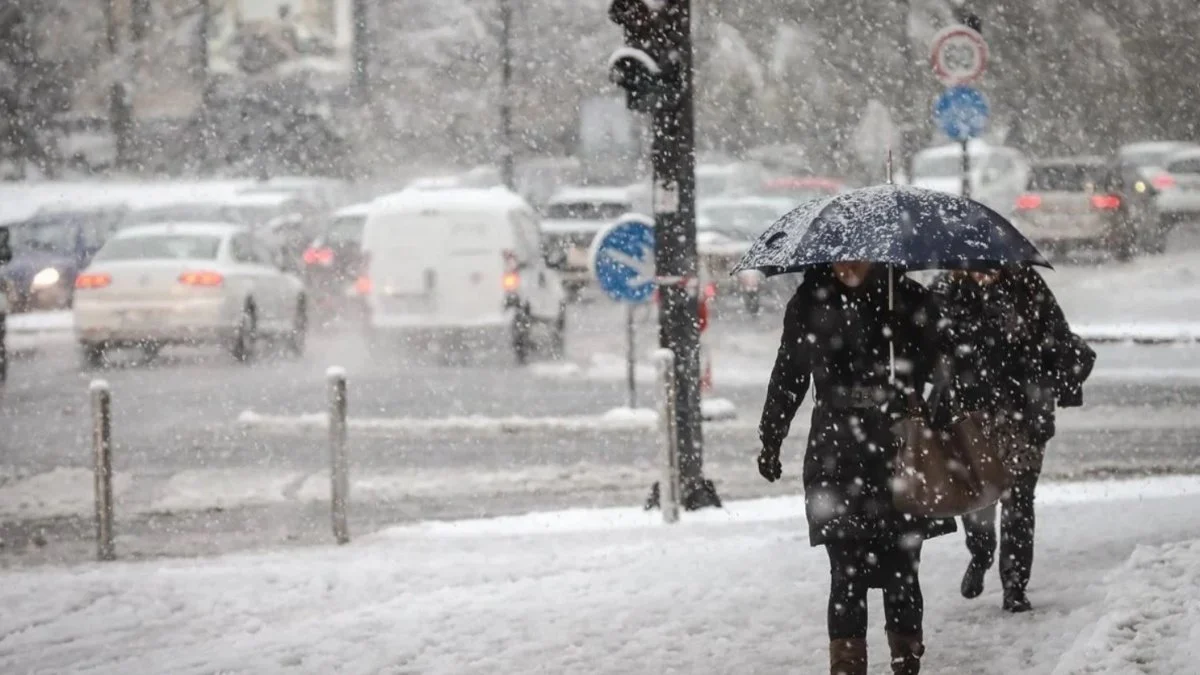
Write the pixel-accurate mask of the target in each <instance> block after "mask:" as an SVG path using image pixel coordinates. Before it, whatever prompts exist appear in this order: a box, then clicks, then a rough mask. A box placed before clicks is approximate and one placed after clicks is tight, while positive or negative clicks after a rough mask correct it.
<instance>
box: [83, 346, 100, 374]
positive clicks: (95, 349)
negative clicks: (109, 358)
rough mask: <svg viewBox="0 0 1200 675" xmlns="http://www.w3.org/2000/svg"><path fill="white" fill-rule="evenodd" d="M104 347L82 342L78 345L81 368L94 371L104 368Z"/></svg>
mask: <svg viewBox="0 0 1200 675" xmlns="http://www.w3.org/2000/svg"><path fill="white" fill-rule="evenodd" d="M104 351H105V350H104V345H103V344H100V343H95V342H84V343H82V344H80V345H79V356H80V360H81V361H82V362H83V367H84V368H85V369H87V370H96V369H99V368H103V367H104Z"/></svg>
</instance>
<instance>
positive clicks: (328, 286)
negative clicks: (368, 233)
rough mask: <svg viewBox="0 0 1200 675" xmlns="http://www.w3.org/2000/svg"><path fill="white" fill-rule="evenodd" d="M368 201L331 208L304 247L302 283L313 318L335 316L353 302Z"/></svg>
mask: <svg viewBox="0 0 1200 675" xmlns="http://www.w3.org/2000/svg"><path fill="white" fill-rule="evenodd" d="M370 208H371V203H370V202H363V203H361V204H353V205H351V206H347V207H345V208H343V209H340V210H338V211H335V212H334V214H333V215H332V216H331V217H330V218H329V219H328V221H327V223H326V225H325V228H324V230H322V231H321V233H320V234H318V235H317V237H316V239H314V240H313V241H312V244H311V245H310V246H309V247H308V248H307V249H305V251H304V255H303V261H304V284H305V286H306V287H307V288H308V293H309V297H310V302H311V304H312V308H313V318H314V319H317V320H319V321H321V322H324V321H328V320H330V319H334V318H337V317H338V316H341V315H343V314H345V313H346V312H347V311H348V310H350V309H351V308H352V307H353V306H355V303H350V302H348V299H349V298H351V297H352V296H353V291H354V282H355V281H356V280H357V279H358V275H359V272H361V271H362V261H363V257H362V237H363V228H364V226H365V225H366V222H367V214H368V213H370Z"/></svg>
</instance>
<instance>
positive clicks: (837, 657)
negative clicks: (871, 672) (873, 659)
mask: <svg viewBox="0 0 1200 675" xmlns="http://www.w3.org/2000/svg"><path fill="white" fill-rule="evenodd" d="M829 672H830V675H867V641H866V639H864V638H850V639H849V640H832V641H830V643H829Z"/></svg>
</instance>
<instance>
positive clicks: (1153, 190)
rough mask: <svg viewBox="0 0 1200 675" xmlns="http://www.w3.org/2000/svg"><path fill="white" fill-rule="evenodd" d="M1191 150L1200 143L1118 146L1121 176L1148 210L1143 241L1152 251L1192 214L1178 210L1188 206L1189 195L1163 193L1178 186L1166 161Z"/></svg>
mask: <svg viewBox="0 0 1200 675" xmlns="http://www.w3.org/2000/svg"><path fill="white" fill-rule="evenodd" d="M1192 150H1200V145H1197V144H1195V143H1189V142H1187V141H1146V142H1141V143H1129V144H1127V145H1123V146H1121V147H1120V148H1118V149H1117V162H1118V166H1119V168H1120V171H1121V177H1122V180H1123V181H1124V182H1125V183H1126V185H1129V186H1131V187H1132V190H1133V194H1134V195H1136V196H1139V197H1141V199H1140V200H1139V201H1140V202H1141V206H1142V210H1143V211H1145V212H1146V216H1145V217H1144V218H1143V220H1144V221H1145V224H1146V227H1145V229H1144V230H1143V231H1142V233H1141V237H1140V244H1141V247H1142V248H1143V249H1144V250H1146V251H1147V252H1149V253H1161V252H1162V251H1163V249H1164V248H1165V246H1166V240H1167V234H1168V233H1169V232H1170V231H1171V228H1172V227H1174V226H1175V224H1177V223H1178V222H1180V221H1181V220H1185V219H1186V218H1188V217H1189V216H1188V215H1187V212H1186V210H1185V211H1178V210H1177V209H1179V208H1180V207H1185V208H1186V199H1183V200H1178V199H1173V197H1175V196H1177V195H1172V196H1171V197H1167V198H1166V199H1164V197H1166V196H1167V195H1168V194H1170V193H1172V192H1174V191H1175V189H1176V188H1177V182H1176V179H1175V177H1174V175H1173V174H1172V173H1171V172H1170V170H1169V169H1168V167H1167V165H1168V164H1169V163H1170V162H1171V159H1172V158H1173V157H1174V156H1175V155H1178V154H1180V153H1185V152H1188V151H1192ZM1185 159H1186V158H1185ZM1180 168H1186V166H1183V167H1180Z"/></svg>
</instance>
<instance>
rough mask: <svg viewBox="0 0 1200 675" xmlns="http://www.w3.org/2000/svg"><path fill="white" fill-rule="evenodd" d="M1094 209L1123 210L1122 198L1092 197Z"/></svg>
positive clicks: (1108, 196)
mask: <svg viewBox="0 0 1200 675" xmlns="http://www.w3.org/2000/svg"><path fill="white" fill-rule="evenodd" d="M1092 208H1093V209H1100V210H1101V211H1115V210H1116V209H1119V208H1121V198H1120V197H1118V196H1117V195H1092Z"/></svg>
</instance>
